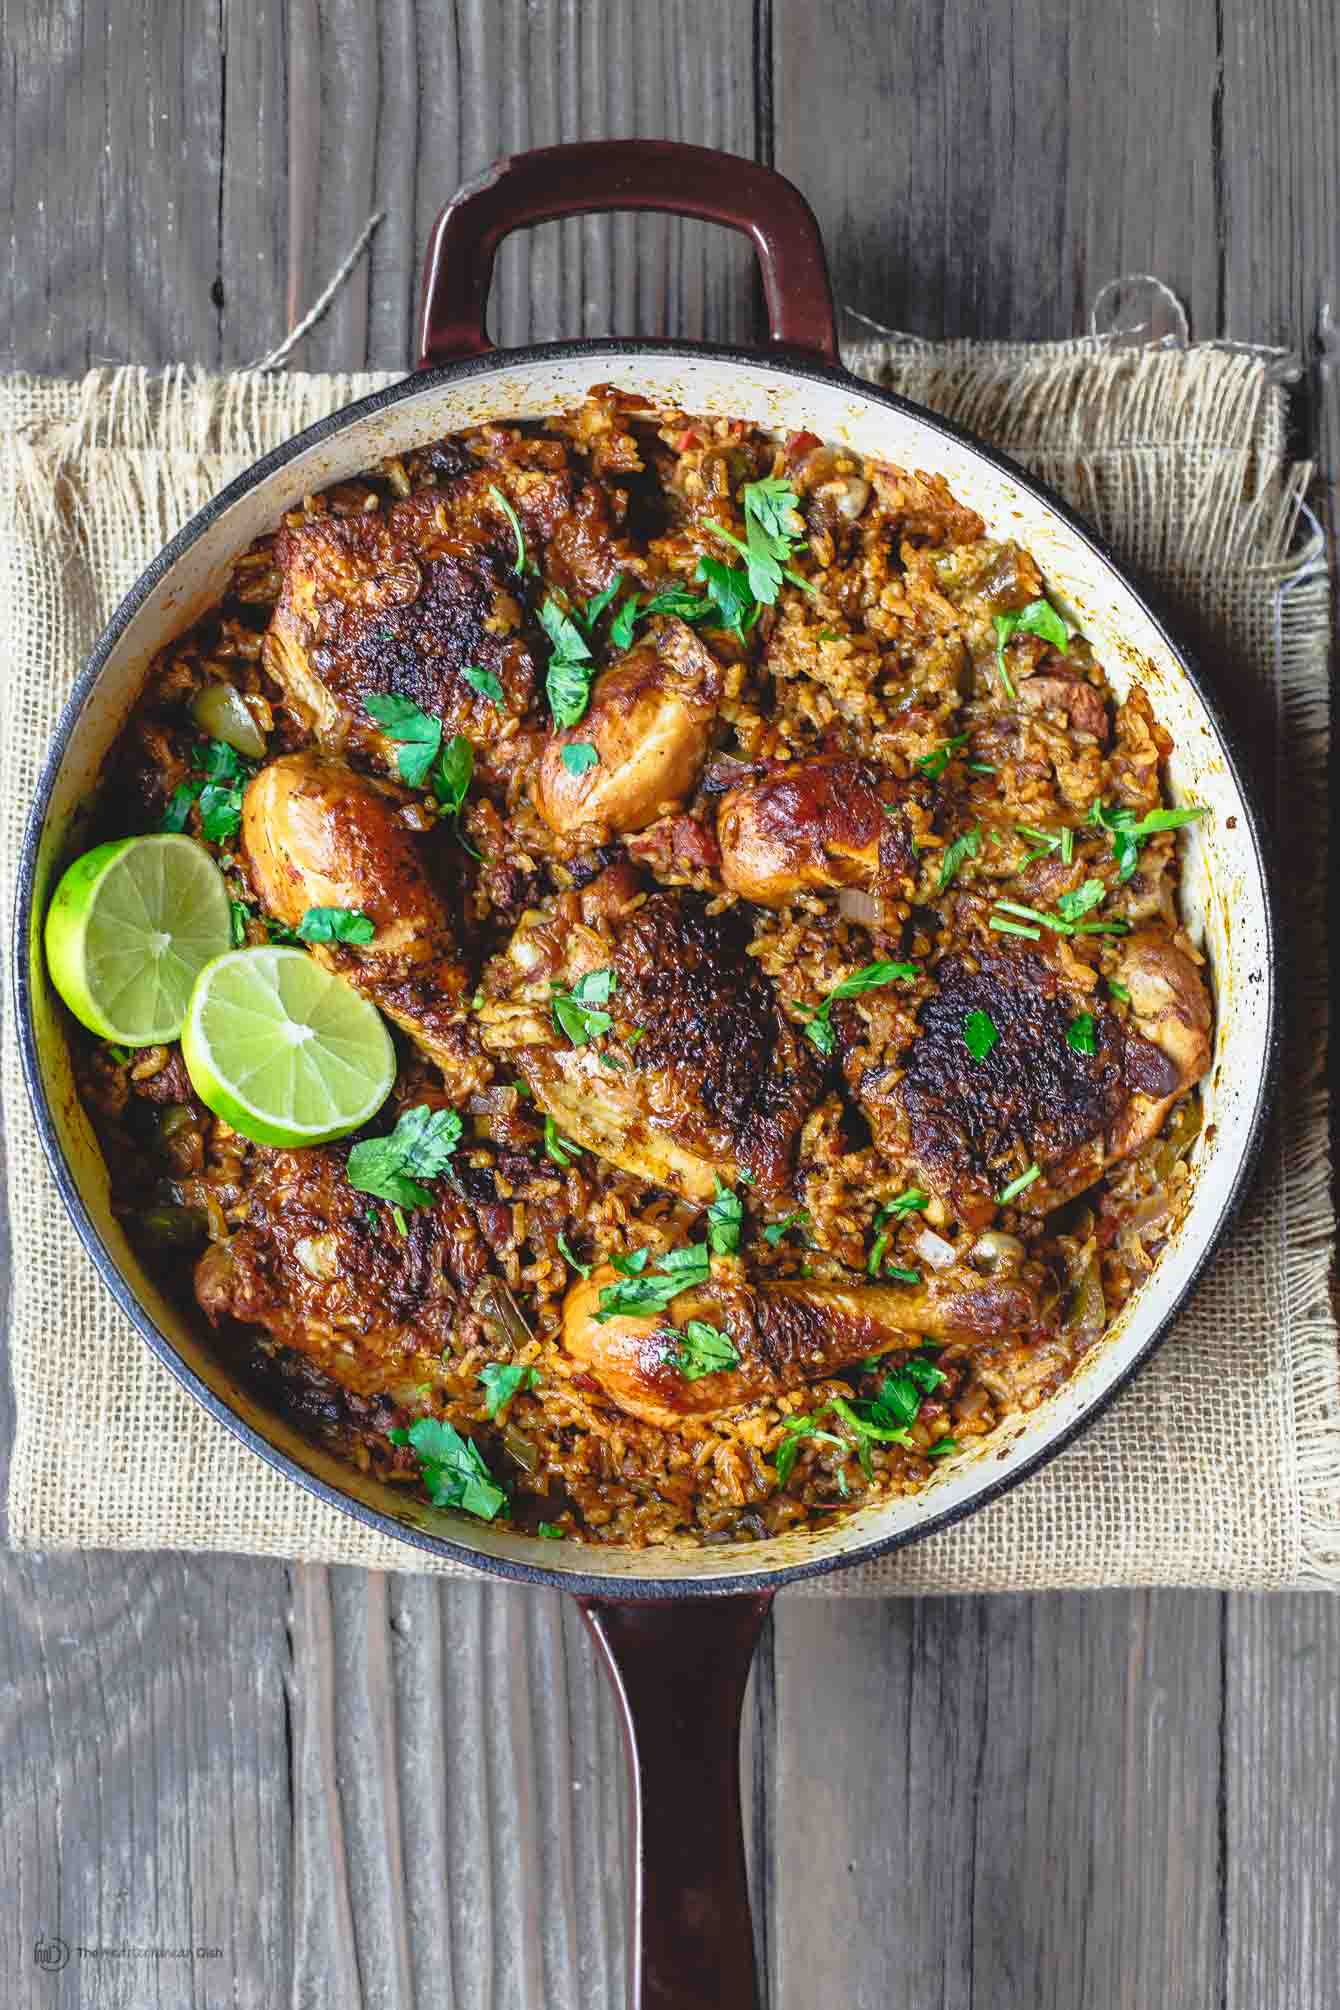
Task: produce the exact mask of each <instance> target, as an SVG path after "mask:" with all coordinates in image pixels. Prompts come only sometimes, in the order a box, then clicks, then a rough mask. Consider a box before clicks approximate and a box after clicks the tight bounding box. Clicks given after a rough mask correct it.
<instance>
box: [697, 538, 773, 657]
mask: <svg viewBox="0 0 1340 2010" xmlns="http://www.w3.org/2000/svg"><path fill="white" fill-rule="evenodd" d="M693 576H694V578H695V579H697V580H700V581H701V582H702V584H703V585H704V586H705V587H706V588H707V591H708V595H709V597H710V599H711V601H712V604H713V605H714V606H715V608H716V613H717V622H716V625H717V626H718V627H720V628H724V629H725V630H726V631H727V632H728V634H731V635H735V636H738V637H739V639H740V641H741V643H743V641H744V639H745V636H746V634H747V633H748V631H749V630H750V629H751V628H752V627H753V625H754V623H755V622H756V621H757V620H758V613H759V605H758V602H757V601H756V600H755V598H754V596H753V594H752V593H751V592H750V591H749V581H748V578H747V577H746V575H745V570H744V567H743V566H742V565H723V564H722V563H721V561H720V559H716V558H700V559H699V560H698V564H697V567H696V569H695V571H694V575H693Z"/></svg>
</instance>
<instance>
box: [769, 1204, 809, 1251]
mask: <svg viewBox="0 0 1340 2010" xmlns="http://www.w3.org/2000/svg"><path fill="white" fill-rule="evenodd" d="M808 1221H809V1215H808V1213H807V1212H806V1210H805V1209H804V1208H803V1207H798V1208H797V1209H796V1210H795V1212H794V1213H793V1214H788V1215H787V1216H786V1217H785V1218H784V1219H783V1220H782V1221H770V1222H769V1223H768V1225H767V1227H766V1228H765V1229H764V1231H763V1240H764V1241H765V1242H766V1243H768V1244H770V1245H771V1247H772V1248H773V1249H776V1247H777V1245H778V1243H779V1242H780V1241H781V1239H782V1237H783V1236H784V1235H785V1234H786V1233H787V1230H788V1229H792V1228H799V1227H801V1226H802V1225H803V1224H805V1223H807V1222H808Z"/></svg>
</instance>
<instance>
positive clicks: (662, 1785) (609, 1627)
mask: <svg viewBox="0 0 1340 2010" xmlns="http://www.w3.org/2000/svg"><path fill="white" fill-rule="evenodd" d="M577 1603H578V1604H579V1605H580V1606H581V1609H582V1614H583V1617H584V1618H585V1620H586V1623H587V1625H588V1626H589V1627H590V1629H591V1631H592V1633H593V1634H594V1635H595V1639H596V1644H597V1646H598V1647H599V1648H600V1650H601V1653H602V1654H603V1656H604V1659H605V1662H606V1664H607V1666H608V1669H609V1674H610V1678H611V1680H612V1681H613V1683H614V1690H615V1694H616V1695H617V1696H618V1699H619V1708H620V1712H621V1714H622V1717H623V1727H624V1734H625V1736H626V1738H627V1740H628V1757H629V1761H630V1765H631V1768H632V1774H633V1903H632V1937H631V1964H630V1969H629V1989H628V2004H629V2010H754V2006H755V2005H756V2004H757V2002H758V1979H757V1976H756V1973H755V1969H754V1936H753V1929H752V1927H751V1924H750V1917H749V1887H748V1884H747V1882H746V1880H745V1865H744V1829H743V1825H742V1818H741V1810H740V1711H741V1708H742V1706H743V1703H744V1691H745V1683H746V1682H747V1680H748V1678H749V1664H750V1662H751V1661H752V1660H753V1658H754V1648H755V1646H756V1645H757V1643H758V1636H759V1633H760V1631H761V1630H762V1626H763V1622H764V1620H765V1619H766V1618H767V1616H768V1608H769V1607H770V1606H771V1604H772V1593H771V1592H770V1591H765V1592H760V1593H758V1594H757V1595H750V1596H747V1597H738V1598H675V1599H662V1600H654V1601H651V1602H643V1601H641V1600H638V1601H636V1602H633V1601H629V1600H619V1599H609V1598H579V1599H578V1601H577Z"/></svg>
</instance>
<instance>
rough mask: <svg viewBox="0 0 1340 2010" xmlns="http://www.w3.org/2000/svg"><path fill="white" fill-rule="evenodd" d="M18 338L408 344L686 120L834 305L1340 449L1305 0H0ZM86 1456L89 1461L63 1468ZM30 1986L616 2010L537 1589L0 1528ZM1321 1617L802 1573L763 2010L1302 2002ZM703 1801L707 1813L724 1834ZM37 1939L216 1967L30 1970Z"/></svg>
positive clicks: (678, 290)
mask: <svg viewBox="0 0 1340 2010" xmlns="http://www.w3.org/2000/svg"><path fill="white" fill-rule="evenodd" d="M0 24H3V26H0V362H3V364H4V365H5V366H6V367H13V366H22V367H26V368H30V369H33V370H39V371H53V372H78V371H81V370H83V369H84V368H85V367H86V366H87V365H88V364H90V363H95V362H104V361H123V360H124V361H137V362H144V363H161V362H167V361H169V360H176V359H179V358H184V359H188V360H190V359H197V360H200V361H203V362H206V363H209V364H213V365H232V364H239V363H242V362H245V361H249V360H253V359H255V358H256V357H258V356H259V355H261V354H263V353H264V352H265V351H266V350H267V349H269V348H270V347H271V346H272V345H273V344H274V343H275V342H276V341H277V340H278V339H279V338H280V337H281V336H282V335H283V334H284V332H285V330H286V328H287V327H288V326H289V325H291V322H292V321H293V320H294V319H295V318H296V315H297V313H298V312H299V311H300V310H301V309H302V307H303V306H305V305H306V303H307V302H308V301H309V300H310V299H311V298H312V296H313V295H314V293H315V292H316V291H317V290H318V288H319V287H320V285H321V284H322V283H323V282H324V280H325V279H326V277H327V276H328V275H329V273H330V272H331V271H332V269H333V268H334V267H335V266H336V265H337V264H338V262H339V260H340V259H341V257H342V256H343V254H344V252H345V251H346V249H347V248H348V246H349V245H350V243H351V242H352V241H353V239H354V237H355V236H356V235H357V232H358V230H359V228H360V227H361V225H362V223H363V221H364V219H365V218H366V217H368V216H369V214H370V213H371V212H373V211H374V210H376V209H379V208H380V209H384V210H385V212H386V216H385V220H384V222H383V223H382V225H381V227H380V229H379V231H378V233H377V236H376V239H375V242H374V244H373V247H372V254H371V259H370V262H367V263H365V264H363V265H362V266H361V267H360V268H359V270H358V271H357V272H356V273H355V275H354V277H353V278H352V280H351V281H350V283H349V284H348V285H347V286H346V287H345V289H344V291H343V292H342V293H341V295H340V297H339V298H338V300H337V301H336V302H335V303H334V305H333V306H332V307H331V309H330V312H329V313H328V314H327V316H326V317H325V319H324V320H323V321H322V323H321V325H320V326H319V328H317V329H316V330H315V331H314V332H313V333H312V334H311V335H310V336H309V337H307V338H306V340H305V341H304V343H303V344H302V346H301V348H300V349H299V350H298V352H297V354H296V356H295V358H294V362H295V364H296V366H297V367H300V368H304V369H313V370H322V369H331V368H352V367H359V366H361V365H363V364H369V365H375V366H385V367H396V366H399V365H400V364H403V363H405V362H406V361H407V360H408V357H409V353H410V328H411V323H412V315H413V306H414V299H415V292H416V272H417V258H418V252H419V247H420V246H421V245H422V242H423V238H424V233H425V230H426V228H427V225H428V223H429V221H430V219H431V217H432V215H433V213H434V211H435V210H436V209H437V207H438V205H439V203H440V202H441V201H442V200H443V198H444V197H445V196H446V195H447V194H448V193H449V192H450V191H451V190H452V189H454V188H455V187H456V185H457V184H458V183H459V182H460V181H461V180H462V179H463V178H464V177H465V176H467V175H469V174H472V173H475V172H476V171H478V170H479V169H480V168H481V167H483V166H484V165H485V164H486V163H487V162H488V161H489V160H490V159H491V158H492V157H493V156H494V155H496V154H498V153H500V152H504V151H508V150H514V149H517V148H520V147H523V146H526V145H530V144H540V143H544V142H549V141H553V140H558V139H564V138H567V139H571V138H578V137H583V136H591V135H597V134H606V133H631V132H636V133H643V134H668V135H671V136H676V137H680V138H686V139H693V140H698V141H705V142H707V143H710V144H713V145H717V146H723V147H727V148H731V149H733V150H735V151H736V152H739V153H742V154H750V155H756V156H757V157H758V158H760V159H762V160H765V161H771V162H774V163H775V164H776V165H777V166H778V167H779V168H782V169H783V170H784V171H785V172H786V173H787V174H789V175H791V176H792V177H793V178H794V179H795V180H796V181H798V182H799V183H800V185H801V187H802V188H803V189H804V190H805V191H806V193H807V194H808V195H809V197H810V199H811V201H812V202H813V203H814V205H815V208H816V209H817V211H818V213H819V217H820V221H821V223H822V224H823V226H824V229H825V233H826V236H827V241H828V245H829V250H830V253H831V256H832V260H833V266H834V275H835V283H836V287H837V291H838V295H839V298H840V299H841V300H843V301H844V302H847V303H849V304H850V305H851V306H852V307H853V308H856V309H858V310H860V311H861V312H863V313H865V314H869V315H872V316H874V317H876V318H877V319H879V320H881V321H884V322H886V323H890V324H892V325H895V326H897V327H901V328H905V329H910V330H914V331H917V332H920V333H925V334H929V335H940V334H944V333H956V334H963V335H996V336H1017V337H1044V336H1057V335H1066V334H1070V333H1072V332H1074V331H1076V330H1078V329H1080V328H1081V327H1083V326H1084V325H1085V323H1086V319H1087V315H1088V311H1089V305H1090V302H1091V300H1092V298H1093V296H1094V294H1095V292H1096V291H1097V289H1098V288H1099V286H1100V285H1101V284H1102V283H1103V282H1104V281H1105V280H1106V279H1108V278H1110V277H1113V276H1115V275H1118V274H1122V273H1125V272H1128V271H1132V270H1135V271H1141V272H1153V273H1157V274H1160V275H1161V276H1162V277H1163V278H1165V279H1166V280H1168V281H1169V282H1170V283H1171V284H1172V285H1173V286H1175V287H1176V288H1177V289H1178V291H1179V292H1180V293H1181V295H1182V297H1183V298H1184V299H1185V301H1186V302H1187V305H1188V307H1189V310H1190V313H1191V317H1192V324H1193V328H1194V330H1195V332H1196V333H1197V334H1199V335H1211V334H1215V333H1222V334H1228V335H1232V336H1236V337H1241V338H1251V339H1254V340H1259V341H1266V342H1275V343H1287V344H1291V345H1296V346H1298V347H1299V348H1300V349H1301V350H1302V351H1303V353H1304V356H1305V358H1306V360H1307V365H1308V368H1307V374H1306V377H1305V380H1304V382H1303V384H1302V386H1301V387H1300V397H1299V407H1298V409H1299V422H1298V423H1299V437H1300V444H1301V446H1302V447H1303V448H1304V450H1309V451H1313V452H1317V453H1319V454H1320V456H1321V459H1322V462H1323V465H1324V467H1325V469H1326V472H1327V476H1328V479H1331V480H1333V477H1334V470H1335V466H1336V451H1335V448H1336V439H1337V414H1338V412H1340V405H1338V404H1337V393H1336V389H1335V386H1334V383H1333V382H1332V381H1330V379H1329V377H1328V374H1327V372H1328V368H1329V352H1328V350H1327V348H1326V346H1325V341H1324V339H1323V340H1322V342H1321V343H1320V344H1319V342H1318V335H1319V330H1320V332H1321V334H1322V335H1323V337H1324V334H1325V323H1324V320H1323V318H1322V316H1323V308H1324V304H1325V303H1326V302H1327V301H1331V302H1334V301H1335V299H1336V288H1337V285H1338V284H1340V256H1338V252H1340V247H1338V246H1337V239H1336V217H1337V215H1340V186H1338V185H1337V184H1338V182H1340V169H1338V167H1337V159H1338V156H1337V146H1336V137H1335V126H1336V113H1337V107H1338V106H1340V88H1338V87H1340V76H1338V69H1340V17H1337V13H1336V10H1335V8H1334V6H1333V5H1332V4H1331V0H1217V4H1216V5H1215V6H1213V7H1211V6H1210V5H1208V4H1201V0H1170V4H1168V5H1165V6H1163V7H1159V8H1150V7H1148V6H1146V5H1143V4H1139V0H1069V4H1067V0H1013V4H1012V5H1010V6H1008V7H1007V6H1005V5H1003V4H1001V0H994V4H993V0H902V4H900V5H898V6H897V7H893V6H889V5H883V6H882V5H879V4H878V0H867V4H856V0H831V4H828V5H825V6H816V5H815V4H814V0H756V4H752V5H751V4H746V0H659V4H658V0H642V3H641V4H639V0H589V4H579V0H533V4H531V5H525V4H523V0H458V4H456V5H451V4H447V0H439V4H437V5H431V4H422V5H417V6H416V5H415V4H413V0H381V4H380V5H379V6H373V5H369V4H368V0H324V4H323V0H288V4H287V6H282V5H277V4H270V5H266V4H264V0H218V4H215V5H212V6H209V7H200V6H190V5H187V6H179V5H174V4H170V0H147V4H132V0H8V4H7V5H6V6H5V7H4V8H0ZM501 267H502V269H501V273H500V277H499V282H498V289H497V294H496V300H495V309H494V326H495V331H496V333H497V334H498V337H499V339H500V340H502V341H505V342H506V341H520V340H525V339H528V338H537V339H543V338H547V337H556V336H562V335H573V334H578V333H599V332H603V331H606V330H612V331H614V332H618V333H643V334H682V335H688V336H693V335H698V334H702V335H708V336H716V337H730V336H737V335H739V336H745V335H748V334H749V333H750V332H751V331H752V329H753V326H754V321H755V311H756V310H755V292H754V283H753V277H752V272H751V269H750V262H749V258H748V255H747V253H746V252H745V251H744V250H743V249H742V248H741V247H740V246H739V244H738V243H737V242H736V241H735V240H728V239H726V238H725V237H724V236H722V235H721V234H718V233H714V232H711V231H708V230H707V229H705V228H701V227H696V226H683V227H680V226H670V225H666V224H664V223H661V222H658V221H651V220H643V221H639V222H637V223H634V222H633V221H632V220H631V219H628V218H619V219H617V220H614V221H591V222H587V223H583V224H581V225H577V226H566V227H564V228H563V229H562V230H561V231H560V229H559V228H558V227H552V228H548V229H545V230H543V231H539V232H536V233H535V234H534V235H533V236H532V237H531V238H530V239H528V240H526V241H519V240H518V241H513V242H512V243H511V244H510V245H509V246H508V247H507V250H506V252H505V253H504V255H503V258H502V261H501ZM90 1450H91V1455H94V1456H96V1448H90ZM0 1585H2V1587H3V1591H2V1594H0V1723H2V1725H3V1736H2V1737H0V1976H2V1977H3V1979H2V1980H0V1999H2V2000H3V2001H4V2002H5V2003H6V2004H12V2005H14V2006H16V2010H17V2006H27V2005H29V2004H33V2005H39V2004H40V2005H43V2006H47V2005H53V2004H60V2005H74V2004H76V2003H78V2004H83V2005H89V2006H98V2010H101V2006H104V2005H106V2006H112V2005H116V2006H128V2010H145V2006H150V2005H153V2006H165V2010H177V2006H186V2005H192V2006H196V2005H199V2006H210V2010H214V2006H223V2005H225V2004H226V2005H230V2006H236V2010H279V2006H281V2005H288V2004H292V2005H294V2006H298V2010H305V2006H308V2005H311V2006H313V2010H316V2006H320V2007H321V2010H326V2006H330V2010H354V2006H363V2005H367V2006H373V2005H376V2006H387V2010H393V2006H394V2010H398V2006H409V2005H417V2006H421V2007H422V2006H429V2005H431V2006H432V2010H452V2006H455V2010H495V2006H496V2010H520V2006H523V2005H524V2006H526V2010H561V2006H568V2005H581V2006H582V2010H601V2006H605V2005H611V2006H617V2005H618V2004H620V2002H621V2000H622V1998H621V1990H622V1970H623V1960H624V1949H623V1937H622V1916H623V1880H622V1868H621V1850H620V1822H621V1819H622V1767H621V1762H620V1755H619V1752H618V1749H617V1743H616V1735H615V1726H614V1722H613V1712H612V1708H611V1705H610V1700H609V1697H608V1696H607V1695H606V1693H605V1691H604V1689H603V1688H602V1686H601V1684H600V1683H599V1682H598V1680H597V1677H596V1671H595V1668H594V1666H593V1662H592V1655H591V1650H590V1648H589V1646H588V1644H587V1641H586V1639H585V1637H584V1635H583V1632H582V1628H581V1626H580V1624H579V1623H578V1622H577V1620H576V1618H575V1615H574V1614H573V1612H572V1611H571V1609H569V1608H567V1607H565V1606H564V1605H563V1604H562V1603H561V1602H560V1600H559V1599H558V1598H556V1597H548V1596H530V1595H526V1594H523V1593H520V1592H516V1591H512V1590H510V1589H504V1588H501V1587H493V1586H487V1587H473V1586H471V1587H462V1586H444V1585H439V1584H435V1583H432V1582H429V1581H425V1580H423V1579H416V1578H414V1577H389V1578H388V1577H376V1576H367V1575H363V1574H361V1573H359V1572H355V1571H340V1570H323V1569H313V1568H298V1569H288V1568H286V1567H285V1566H283V1565H282V1564H278V1563H268V1562H253V1561H249V1560H246V1559H235V1560H219V1559H212V1560H210V1559H206V1560H202V1561H193V1560H191V1559H190V1558H183V1557H179V1556H172V1555H163V1556H79V1557H70V1556H56V1557H52V1558H50V1559H49V1560H45V1561H44V1560H40V1559H37V1558H33V1557H17V1556H7V1557H3V1558H0ZM1338 1667H1340V1608H1337V1605H1336V1604H1335V1603H1334V1602H1333V1601H1330V1600H1326V1599H1321V1598H1311V1597H1302V1596H1299V1597H1287V1598H1274V1599H1269V1600H1258V1599H1253V1598H1245V1597H1222V1596H1218V1595H1216V1594H1213V1593H1196V1594H1185V1595H1184V1594H1172V1593H1167V1594H1146V1593H1138V1592H1137V1593H1120V1594H1119V1593H1110V1594H1096V1595H1093V1596H1087V1597H1078V1596H1045V1597H1008V1598H992V1599H987V1598H980V1599H958V1600H952V1601H950V1600H934V1599H932V1600H926V1601H924V1602H913V1601H902V1600H889V1601H884V1602H879V1603H876V1602H863V1601H848V1600H833V1601H828V1600H820V1601H816V1600H804V1601H795V1602H786V1601H784V1602H783V1603H782V1605H781V1607H780V1609H779V1610H778V1612H777V1615H776V1618H775V1620H774V1622H773V1625H772V1629H771V1636H770V1638H769V1639H768V1640H767V1642H766V1644H765V1647H764V1650H763V1652H762V1654H761V1656H760V1660H759V1664H758V1668H757V1673H756V1679H755V1682H754V1688H753V1698H752V1708H751V1714H750V1721H749V1727H748V1730H749V1735H748V1740H747V1751H746V1759H745V1763H746V1769H747V1775H746V1778H747V1785H748V1788H749V1792H750V1795H751V1797H752V1809H753V1823H752V1829H753V1832H752V1836H751V1844H752V1849H753V1874H754V1879H755V1887H754V1888H755V1893H756V1900H757V1913H758V1931H759V1935H760V1941H761V1946H762V1952H763V1965H764V1969H765V1972H766V1974H767V1977H768V1980H769V1990H770V1996H769V2000H770V2003H771V2005H772V2006H773V2010H781V2007H782V2006H784V2010H801V2006H805V2010H809V2006H812V2005H815V2004H839V2003H840V2004H844V2005H847V2004H850V2005H852V2006H859V2010H866V2006H870V2010H876V2006H878V2010H900V2006H908V2010H912V2006H923V2005H927V2004H932V2003H934V2004H937V2005H941V2006H944V2010H966V2006H968V2005H973V2006H978V2010H1013V2006H1016V2005H1017V2006H1019V2010H1052V2006H1055V2010H1077V2006H1080V2005H1083V2006H1085V2010H1115V2006H1118V2005H1120V2006H1130V2010H1153V2006H1160V2010H1161V2006H1170V2010H1172V2006H1176V2010H1180V2006H1187V2010H1201V2006H1210V2005H1214V2006H1220V2005H1222V2006H1228V2010H1321V2006H1322V2005H1324V2004H1328V2003H1334V2002H1335V2001H1336V1996H1337V1988H1338V1987H1340V1985H1337V1982H1336V1969H1337V1961H1338V1960H1340V1878H1338V1877H1337V1868H1338V1866H1337V1837H1338V1836H1340V1700H1337V1698H1338V1695H1340V1691H1338V1690H1337V1684H1336V1673H1337V1668H1338ZM704 1818H705V1819H710V1815H709V1814H707V1813H705V1816H704ZM39 1933H46V1934H55V1933H59V1934H61V1935H63V1936H64V1937H65V1938H66V1939H67V1940H69V1941H72V1942H75V1941H83V1942H86V1943H95V1942H96V1943H100V1944H102V1945H104V1946H107V1945H120V1944H130V1945H132V1946H155V1945H156V1946H158V1947H173V1946H180V1945H181V1944H182V1943H183V1942H187V1941H189V1942H192V1943H194V1944H197V1945H201V1946H205V1947H211V1948H216V1949H219V1950H221V1952H220V1953H219V1954H218V1955H217V1957H216V1958H214V1959H211V1960H203V1961H200V1962H197V1963H195V1964H194V1965H193V1966H187V1965H184V1964H182V1963H181V1962H173V1961H171V1960H164V1959H159V1960H157V1961H143V1960H140V1961H136V1960H131V1959H123V1960H120V1961H111V1960H107V1961H103V1962H101V1963H97V1964H94V1963H91V1962H84V1963H79V1962H77V1961H75V1962H72V1963H71V1964H70V1966H69V1967H68V1968H67V1969H66V1970H65V1971H64V1972H63V1973H61V1974H50V1973H46V1972H42V1971H40V1970H39V1969H37V1968H36V1967H35V1966H34V1963H33V1942H34V1938H35V1936H37V1935H38V1934H39Z"/></svg>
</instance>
